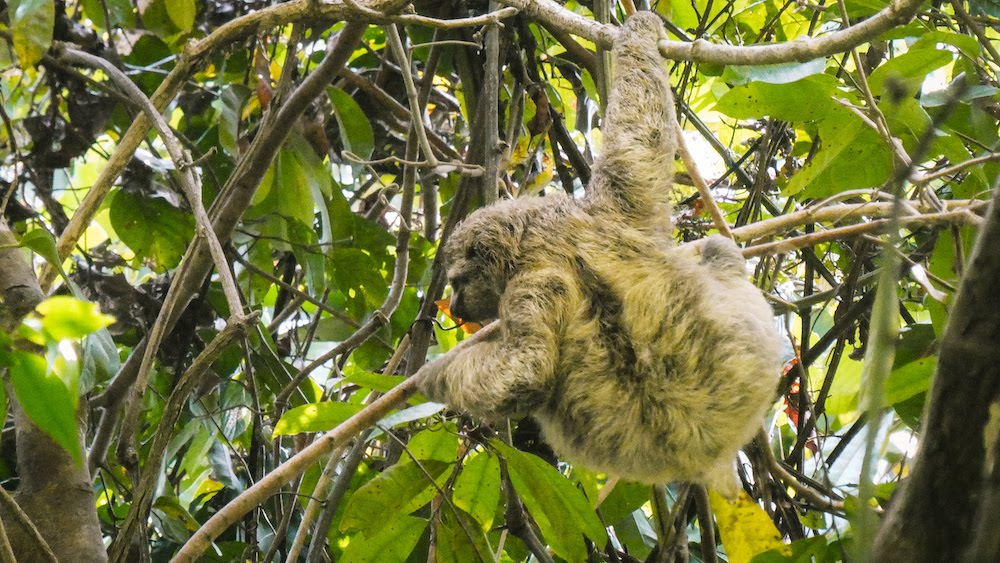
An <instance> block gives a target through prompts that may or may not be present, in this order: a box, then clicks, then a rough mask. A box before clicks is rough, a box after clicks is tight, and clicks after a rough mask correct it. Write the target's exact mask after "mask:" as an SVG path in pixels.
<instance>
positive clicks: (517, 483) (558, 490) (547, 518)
mask: <svg viewBox="0 0 1000 563" xmlns="http://www.w3.org/2000/svg"><path fill="white" fill-rule="evenodd" d="M490 444H492V445H493V447H494V448H496V450H497V451H499V452H500V453H501V454H503V457H504V459H505V460H507V469H508V470H509V473H510V481H511V483H512V484H513V485H514V489H515V490H516V491H517V494H518V495H520V496H521V500H522V501H524V506H525V507H526V508H527V509H528V512H529V513H531V516H532V517H534V519H535V522H536V523H538V528H539V529H540V530H541V531H542V536H544V537H545V541H546V542H547V543H548V544H549V545H550V546H551V547H552V551H554V552H555V553H556V555H558V556H559V557H562V558H563V559H565V560H567V561H585V560H586V559H587V547H586V545H585V544H584V542H583V536H585V535H586V536H587V537H588V538H590V539H591V540H593V542H594V543H596V544H597V545H604V544H606V543H607V542H608V533H607V530H605V529H604V525H603V524H601V521H600V520H599V519H598V518H597V515H596V514H595V513H594V509H593V508H591V506H590V502H589V501H588V500H587V497H586V496H584V494H583V492H582V491H580V490H579V489H577V488H576V487H574V486H573V484H572V483H571V482H570V481H569V480H568V479H566V478H565V477H564V476H563V475H562V473H559V472H558V471H556V469H555V468H554V467H552V466H551V465H549V464H547V463H545V461H543V460H542V459H540V458H538V457H536V456H533V455H531V454H528V453H524V452H521V451H518V450H515V449H514V448H512V447H510V446H508V445H506V444H504V443H503V442H501V441H500V440H491V441H490Z"/></svg>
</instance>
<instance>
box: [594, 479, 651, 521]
mask: <svg viewBox="0 0 1000 563" xmlns="http://www.w3.org/2000/svg"><path fill="white" fill-rule="evenodd" d="M605 486H607V485H605ZM648 500H649V487H648V486H646V485H643V484H641V483H636V482H633V481H618V484H617V485H615V490H613V491H611V494H609V495H608V497H607V498H606V499H604V502H603V503H601V515H602V516H604V521H605V522H607V523H609V524H613V523H615V522H618V521H619V520H621V519H623V518H625V517H627V516H628V515H629V514H631V513H632V512H634V511H635V510H636V509H638V508H640V507H641V506H642V505H644V504H646V501H648Z"/></svg>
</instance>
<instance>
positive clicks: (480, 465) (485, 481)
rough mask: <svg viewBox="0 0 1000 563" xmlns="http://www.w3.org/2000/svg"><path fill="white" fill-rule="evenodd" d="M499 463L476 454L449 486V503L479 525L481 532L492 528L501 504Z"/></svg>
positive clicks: (482, 454) (488, 456)
mask: <svg viewBox="0 0 1000 563" xmlns="http://www.w3.org/2000/svg"><path fill="white" fill-rule="evenodd" d="M500 492H501V491H500V460H499V459H497V457H496V456H494V455H490V454H489V453H487V452H479V453H478V454H476V455H474V456H472V458H471V459H470V460H469V461H468V462H466V464H465V465H464V466H462V472H461V473H459V474H458V478H457V479H455V485H454V486H453V487H452V497H451V500H452V502H454V503H455V506H457V507H459V508H461V509H462V510H464V511H465V512H467V513H469V515H471V516H472V517H473V518H475V519H476V521H477V522H479V524H480V526H481V527H482V529H483V530H488V529H490V527H491V526H492V525H493V516H494V515H495V514H496V508H497V503H498V502H499V501H500Z"/></svg>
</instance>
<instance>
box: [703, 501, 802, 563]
mask: <svg viewBox="0 0 1000 563" xmlns="http://www.w3.org/2000/svg"><path fill="white" fill-rule="evenodd" d="M709 503H710V504H711V506H712V512H714V513H715V522H716V523H717V524H718V525H719V536H720V538H721V539H722V545H723V546H725V548H726V553H727V554H728V555H729V560H730V561H750V558H751V557H753V556H754V555H755V554H757V553H763V552H765V551H767V550H770V549H775V548H782V549H784V547H783V546H784V544H783V543H782V541H781V532H779V531H778V529H777V528H775V527H774V522H772V521H771V517H770V516H768V515H767V512H764V509H763V508H761V507H760V505H758V504H757V503H756V502H754V500H753V499H751V498H750V497H748V496H747V495H746V493H744V492H743V491H740V496H739V497H737V499H736V501H735V502H732V503H731V502H729V501H727V500H726V499H725V498H723V497H722V496H721V495H719V494H718V493H716V492H715V491H710V492H709Z"/></svg>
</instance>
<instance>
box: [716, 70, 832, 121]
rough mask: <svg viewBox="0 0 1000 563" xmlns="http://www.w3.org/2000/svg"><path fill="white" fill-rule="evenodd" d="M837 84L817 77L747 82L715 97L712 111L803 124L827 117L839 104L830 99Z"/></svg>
mask: <svg viewBox="0 0 1000 563" xmlns="http://www.w3.org/2000/svg"><path fill="white" fill-rule="evenodd" d="M838 86H839V82H838V81H837V79H836V78H834V77H832V76H829V75H826V74H817V75H814V76H809V77H807V78H803V79H801V80H796V81H795V82H791V83H788V84H767V83H764V82H751V83H750V84H745V85H742V86H737V87H735V88H733V89H732V90H730V91H728V92H726V93H725V94H724V95H723V96H722V97H721V98H719V101H718V103H717V104H716V109H718V110H719V111H721V112H722V113H724V114H726V115H728V116H730V117H735V118H737V119H757V118H762V117H773V118H775V119H781V120H784V121H793V122H796V123H804V122H807V121H814V120H817V119H821V118H824V117H828V116H830V115H831V114H833V113H835V112H836V110H837V108H838V107H839V105H838V104H837V103H836V102H834V101H833V100H832V97H833V96H834V93H835V92H836V91H837V87H838Z"/></svg>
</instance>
